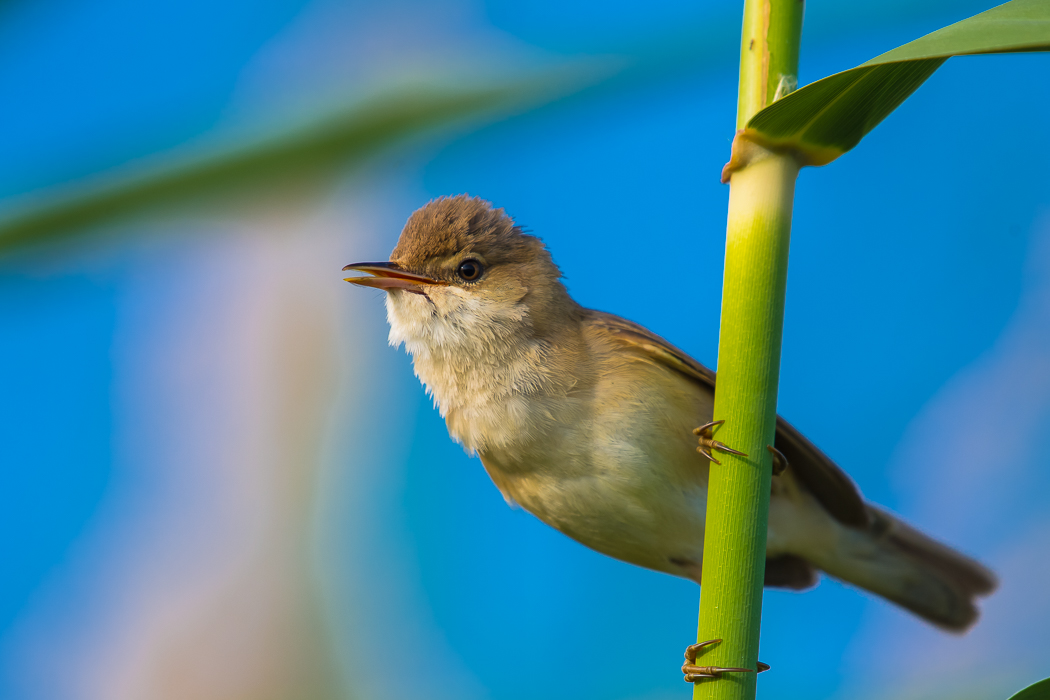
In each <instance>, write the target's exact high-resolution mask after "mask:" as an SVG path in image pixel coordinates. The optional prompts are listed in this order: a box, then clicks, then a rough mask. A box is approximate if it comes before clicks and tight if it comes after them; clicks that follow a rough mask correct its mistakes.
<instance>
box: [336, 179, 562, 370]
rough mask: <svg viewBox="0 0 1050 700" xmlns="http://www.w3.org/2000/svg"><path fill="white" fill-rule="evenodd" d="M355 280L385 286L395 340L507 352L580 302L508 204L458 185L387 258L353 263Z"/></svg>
mask: <svg viewBox="0 0 1050 700" xmlns="http://www.w3.org/2000/svg"><path fill="white" fill-rule="evenodd" d="M343 270H344V271H345V270H350V271H355V272H364V273H368V274H369V275H371V276H367V277H349V278H347V280H346V281H347V282H350V283H352V284H356V285H359V286H362V287H372V288H374V289H382V290H384V291H386V292H387V315H388V319H389V321H390V340H391V342H392V343H394V344H400V343H402V342H403V343H405V344H406V347H407V348H408V350H409V351H410V352H411V353H412V354H413V355H414V356H417V355H418V353H419V352H426V353H434V352H440V351H441V350H447V351H460V352H468V353H471V354H476V353H484V352H490V353H491V352H499V351H500V346H501V345H503V344H504V343H505V342H507V341H510V342H511V343H513V342H514V339H520V338H521V337H522V336H523V335H532V334H536V333H540V334H542V333H544V332H545V331H546V330H547V329H548V328H549V327H550V326H551V325H552V324H556V323H557V321H558V319H560V318H561V317H564V316H565V315H566V312H569V311H571V309H573V308H575V304H574V303H573V302H572V300H571V299H570V298H569V296H568V293H567V292H566V290H565V287H564V286H563V285H562V284H561V282H560V280H559V278H560V277H561V273H560V272H559V271H558V268H557V266H556V265H555V264H554V262H553V261H552V260H551V256H550V254H549V253H548V252H547V249H546V248H545V247H544V245H543V243H542V242H541V241H540V240H539V239H538V238H536V237H535V236H530V235H528V234H526V233H523V232H522V230H521V228H520V227H519V226H517V225H516V224H515V223H514V221H513V220H512V219H511V218H510V217H509V216H507V215H506V214H505V213H504V211H503V210H502V209H495V208H493V206H492V205H491V204H489V203H488V202H486V201H484V200H481V199H478V198H477V197H470V196H467V195H459V196H456V197H441V198H439V199H435V200H433V201H431V202H429V203H428V204H426V205H425V206H423V207H422V208H420V209H418V210H417V211H416V212H415V213H414V214H412V216H411V217H409V219H408V223H406V224H405V228H404V230H402V232H401V238H400V240H399V241H398V243H397V247H396V248H394V251H393V252H392V253H391V254H390V261H389V262H373V263H354V264H352V265H347V266H346V267H344V268H343Z"/></svg>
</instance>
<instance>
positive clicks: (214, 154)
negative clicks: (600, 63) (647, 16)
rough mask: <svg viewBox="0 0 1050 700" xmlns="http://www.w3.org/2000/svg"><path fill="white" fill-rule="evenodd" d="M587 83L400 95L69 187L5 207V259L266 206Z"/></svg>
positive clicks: (565, 80)
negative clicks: (119, 224) (287, 193)
mask: <svg viewBox="0 0 1050 700" xmlns="http://www.w3.org/2000/svg"><path fill="white" fill-rule="evenodd" d="M586 78H588V76H587V75H585V74H584V73H583V72H581V71H562V72H561V73H560V75H558V76H553V75H548V76H541V77H535V76H534V77H530V78H524V79H518V80H506V81H504V82H502V83H500V84H499V85H497V86H485V87H477V88H455V89H453V88H448V89H442V90H439V89H436V88H424V87H409V88H400V89H398V90H394V91H391V92H389V93H387V94H384V95H381V96H378V97H376V98H373V99H371V100H368V101H365V102H363V103H361V104H358V105H355V106H353V107H351V108H349V109H343V110H337V111H335V112H334V113H330V114H328V115H326V116H324V117H322V118H320V119H316V120H314V121H313V122H312V123H310V124H307V125H303V126H301V127H299V128H296V129H291V130H287V131H284V132H282V133H279V134H274V135H271V136H267V137H263V138H259V139H256V140H254V141H251V142H248V143H244V144H242V145H238V146H230V145H221V146H219V147H216V148H214V149H211V150H204V151H199V152H198V153H196V154H188V155H187V154H182V155H178V154H176V155H169V156H163V157H160V158H157V159H154V162H153V163H151V164H144V165H141V166H138V167H131V168H126V169H124V170H123V171H122V172H119V173H109V174H102V175H100V176H97V177H95V178H93V179H90V180H88V181H84V182H79V183H75V184H73V185H72V186H68V187H63V188H58V189H54V190H48V191H43V192H38V193H33V194H32V195H29V196H27V197H22V198H19V200H18V201H11V200H9V201H8V202H0V254H3V253H7V252H10V251H11V250H13V249H15V248H19V247H22V246H24V245H27V244H32V243H39V242H47V241H51V240H54V239H56V238H59V237H61V236H64V235H69V234H71V233H74V232H78V231H82V230H84V229H86V228H90V227H93V226H97V225H99V224H103V223H108V222H110V221H112V220H115V219H119V218H122V217H125V216H128V215H133V214H140V213H143V212H145V211H147V210H150V211H151V210H153V209H155V208H157V207H159V206H164V205H169V206H170V205H182V204H184V203H187V202H199V201H205V202H216V201H218V202H223V201H226V200H228V199H233V198H237V197H240V198H242V199H244V198H248V199H249V200H250V199H251V198H252V197H256V198H260V199H259V201H263V200H262V199H261V198H262V197H269V195H270V193H271V192H272V191H273V189H274V188H275V187H276V188H279V190H284V189H287V190H292V191H294V190H296V189H297V188H298V189H301V188H302V185H303V183H304V182H306V183H309V182H313V181H316V180H317V179H318V178H327V177H329V176H330V175H331V174H332V173H335V172H338V171H339V170H341V169H344V168H346V167H348V166H351V165H354V164H360V163H361V162H362V161H364V160H365V159H366V158H368V157H370V156H373V155H375V154H376V153H377V152H378V151H380V150H381V149H383V148H385V147H388V146H391V145H393V144H395V143H399V142H402V141H405V140H407V139H409V138H411V137H416V136H419V135H426V134H431V133H434V132H435V131H437V130H439V129H443V128H445V129H447V128H449V127H453V126H456V125H463V124H465V123H468V122H474V123H476V122H478V121H480V120H483V119H488V120H491V119H494V118H497V117H498V116H501V115H506V114H508V113H510V112H513V111H514V110H516V109H526V108H530V107H535V106H537V105H539V104H541V103H544V102H547V101H549V100H551V99H553V98H555V97H557V96H559V95H562V94H565V93H567V92H570V91H572V90H574V89H577V88H579V87H580V86H582V85H583V84H584V83H585V82H586Z"/></svg>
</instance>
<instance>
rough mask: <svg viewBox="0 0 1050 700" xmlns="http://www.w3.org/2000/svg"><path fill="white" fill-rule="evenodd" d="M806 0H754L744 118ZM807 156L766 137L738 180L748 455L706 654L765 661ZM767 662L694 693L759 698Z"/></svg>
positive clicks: (725, 472) (733, 352) (719, 502)
mask: <svg viewBox="0 0 1050 700" xmlns="http://www.w3.org/2000/svg"><path fill="white" fill-rule="evenodd" d="M802 9H803V5H802V2H800V1H799V0H746V2H745V7H744V31H743V41H742V46H741V60H740V91H739V104H738V110H737V125H738V128H743V126H744V125H745V124H746V123H747V120H748V119H750V118H751V116H752V115H754V114H755V113H756V112H757V111H759V110H760V109H762V108H763V107H765V106H766V105H767V104H769V102H771V101H772V100H773V99H774V96H776V95H777V92H778V88H779V89H780V93H781V94H783V93H784V92H785V91H790V90H792V89H794V87H795V84H796V78H795V76H796V75H797V72H798V45H799V39H800V37H801V31H802ZM797 175H798V164H797V163H796V162H795V160H794V159H793V158H792V157H791V156H790V155H779V154H775V153H770V152H767V151H763V150H761V149H757V150H756V152H755V154H754V155H753V156H752V157H751V159H750V161H749V162H748V163H747V164H746V165H745V166H744V167H742V168H741V169H739V170H737V171H735V172H734V173H733V175H732V180H731V182H730V193H729V222H728V226H727V233H726V264H725V278H724V281H723V286H722V322H721V337H720V339H719V347H718V382H717V389H716V392H715V412H714V414H715V418H716V419H719V420H721V419H724V420H725V421H726V423H725V425H724V426H722V429H721V430H719V431H718V434H717V438H718V439H719V440H721V441H722V442H724V443H726V444H727V445H729V446H730V447H733V448H736V449H738V450H742V451H744V452H746V453H747V454H748V455H749V456H748V457H736V456H733V455H728V454H727V455H718V457H719V459H720V461H721V462H722V464H721V465H715V464H712V465H711V471H710V482H709V486H708V496H707V526H706V532H705V535H704V562H703V572H704V573H703V589H702V594H701V597H700V618H699V623H698V625H697V640H698V641H703V640H706V639H715V638H721V639H723V640H724V641H723V642H722V643H721V644H718V645H716V646H714V647H712V648H710V650H709V651H707V652H706V653H704V654H703V656H701V657H700V658H699V659H698V660H697V664H698V665H702V666H729V667H740V668H750V669H754V668H756V664H757V661H758V642H759V629H760V621H761V615H762V581H763V577H764V574H765V557H766V527H767V522H768V518H769V490H770V479H771V468H772V465H771V463H770V455H769V452H768V451H767V450H766V446H767V445H772V444H773V439H774V435H775V433H776V406H777V384H778V381H779V378H780V345H781V337H782V331H783V324H784V292H785V287H786V282H787V259H788V243H789V240H790V235H791V208H792V201H793V198H794V193H795V178H796V177H797ZM756 675H757V674H755V673H727V674H725V675H723V676H722V677H721V678H720V679H718V680H711V681H702V682H700V683H697V684H696V686H695V687H694V690H693V697H694V699H697V698H711V699H717V700H730V699H732V700H753V699H754V697H755V688H756Z"/></svg>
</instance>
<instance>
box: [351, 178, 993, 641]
mask: <svg viewBox="0 0 1050 700" xmlns="http://www.w3.org/2000/svg"><path fill="white" fill-rule="evenodd" d="M343 269H344V270H351V271H357V272H362V273H368V274H369V275H370V276H364V277H351V278H348V279H347V281H348V282H352V283H353V284H356V285H359V286H363V287H371V288H374V289H382V290H385V291H386V292H387V295H386V310H387V318H388V321H389V323H390V336H389V340H390V343H391V344H392V345H395V346H396V345H404V347H405V348H406V349H407V351H408V353H409V354H410V355H411V356H412V361H413V365H414V369H415V373H416V375H417V376H418V377H419V379H420V380H421V381H422V382H423V384H424V385H425V386H426V389H427V391H428V392H429V393H430V394H432V395H433V398H434V400H435V403H436V405H437V406H438V408H439V410H440V412H441V415H442V416H443V417H444V419H445V422H446V424H447V426H448V431H449V434H450V435H451V436H452V438H453V439H455V440H457V441H458V442H460V443H462V444H463V446H464V447H465V448H466V449H467V450H468V451H469V452H470V453H472V454H476V455H477V456H478V457H480V458H481V462H482V464H483V465H484V466H485V469H486V470H488V473H489V476H490V477H491V478H492V481H493V482H495V484H496V486H497V487H498V488H499V490H500V491H501V492H502V493H503V496H504V498H506V500H507V501H508V502H510V503H512V504H513V503H516V504H518V505H520V506H521V507H522V508H524V509H525V510H526V511H528V512H530V513H532V514H533V515H535V516H536V517H538V518H539V519H540V520H542V521H543V522H545V523H547V524H548V525H550V526H552V527H554V528H556V529H558V530H560V531H561V532H563V533H565V534H566V535H568V536H569V537H572V538H573V539H575V540H577V541H579V542H581V543H583V544H584V545H586V546H588V547H591V548H593V549H595V550H597V551H599V552H602V553H604V554H607V555H609V556H612V557H615V558H617V559H621V560H623V561H626V562H630V563H632V564H637V565H639V566H644V567H647V568H649V569H655V570H657V571H663V572H667V573H669V574H674V575H677V576H683V577H686V578H689V579H692V580H694V581H696V582H697V583H700V581H701V562H702V561H703V547H704V520H705V515H706V509H707V483H708V473H709V468H710V464H709V461H708V459H704V458H703V457H701V456H700V455H698V454H697V448H698V447H699V448H700V450H701V451H702V452H704V453H705V456H707V457H709V458H710V459H712V460H715V459H716V457H715V456H714V455H713V454H712V453H711V450H722V451H728V450H729V448H728V447H726V446H725V445H722V444H721V443H719V442H717V441H715V440H713V439H712V437H711V433H710V430H711V428H712V427H713V425H712V424H711V422H710V420H711V415H712V408H713V400H714V387H715V373H714V372H712V371H711V370H709V369H708V368H706V367H704V366H703V365H701V364H700V363H699V362H697V361H696V360H694V359H693V358H691V357H689V355H687V354H686V353H684V352H682V351H681V350H679V349H678V348H676V347H675V346H673V345H671V344H670V343H668V342H667V341H666V340H664V339H663V338H660V337H659V336H657V335H655V334H653V333H651V332H650V331H648V330H646V329H645V328H643V327H642V326H640V325H638V324H635V323H632V322H630V321H627V320H624V319H622V318H620V317H618V316H614V315H612V314H609V313H604V312H601V311H594V310H592V309H585V308H583V307H582V306H580V305H579V304H577V303H576V302H575V301H573V299H572V297H571V296H569V293H568V290H567V289H566V288H565V286H564V284H563V283H562V281H561V273H560V271H559V269H558V267H557V266H556V265H555V264H554V261H553V260H552V258H551V255H550V253H549V252H548V251H547V249H546V247H545V246H544V244H543V243H542V242H541V241H540V239H539V238H537V237H535V236H532V235H529V234H527V233H524V232H523V231H522V229H521V228H520V227H519V226H517V225H516V224H515V222H514V221H513V220H512V219H511V218H510V217H509V216H508V215H507V214H506V213H505V212H504V211H503V210H502V209H497V208H494V207H493V206H492V205H491V204H489V203H488V202H485V201H483V200H481V199H478V198H474V197H470V196H467V195H460V196H455V197H442V198H439V199H436V200H433V201H431V202H430V203H428V204H427V205H425V206H424V207H422V208H421V209H419V210H418V211H416V212H415V213H413V214H412V216H411V217H410V218H409V219H408V223H407V224H406V225H405V227H404V230H403V231H402V232H401V237H400V240H399V241H398V244H397V247H395V248H394V251H393V252H392V253H391V255H390V260H389V261H388V262H369V263H355V264H352V265H347V266H346V267H345V268H343ZM700 424H706V425H704V426H702V429H700V430H699V431H698V432H699V433H700V440H699V446H698V444H697V442H696V441H695V439H694V428H695V426H697V425H700ZM772 447H773V448H775V450H774V452H775V456H776V457H777V459H776V462H777V463H778V464H779V465H780V466H781V467H784V466H787V468H786V469H785V470H784V471H783V472H782V473H780V474H779V475H778V476H776V477H775V478H774V479H773V481H772V492H771V495H770V504H769V526H768V527H769V530H768V539H767V554H766V557H767V558H766V568H765V583H766V585H767V586H776V587H784V588H790V589H798V590H801V589H805V588H809V587H811V586H813V585H815V584H816V583H817V579H818V572H819V571H823V572H825V573H826V574H828V575H829V576H832V577H834V578H837V579H840V580H842V581H846V582H848V583H851V584H853V585H856V586H859V587H861V588H863V589H866V590H868V591H871V592H873V593H875V594H877V595H880V596H882V597H884V598H886V599H888V600H890V601H893V602H894V603H896V604H898V605H900V606H902V607H904V608H906V609H908V610H910V611H912V612H913V613H915V614H917V615H919V616H920V617H922V618H924V619H926V620H928V621H929V622H931V623H933V624H934V625H937V626H939V627H942V628H944V629H947V630H952V631H962V630H965V629H966V628H968V627H969V626H970V625H971V624H973V622H974V621H975V620H976V619H977V616H978V609H977V607H976V604H975V603H976V599H977V598H978V597H979V596H983V595H985V594H988V593H990V592H991V591H992V590H993V589H994V588H995V586H996V579H995V576H994V574H992V572H991V571H989V570H988V569H986V568H985V567H984V566H982V565H981V564H979V563H978V562H976V561H974V560H973V559H971V558H969V557H967V556H965V555H963V554H960V553H959V552H957V551H954V550H953V549H951V548H950V547H948V546H946V545H944V544H941V543H940V542H937V541H935V540H933V539H932V538H930V537H928V536H926V535H924V534H923V533H921V532H919V531H918V530H916V529H914V528H912V527H910V526H909V525H907V524H905V523H904V522H902V521H901V520H900V519H898V518H897V517H895V516H893V515H891V514H889V513H887V512H886V511H884V510H882V509H880V508H878V507H876V506H874V505H872V504H870V503H866V502H865V501H864V499H863V498H862V497H861V495H860V492H859V491H858V489H857V487H856V486H855V485H854V483H853V482H852V480H850V478H849V477H848V476H847V475H846V474H845V473H844V472H843V471H842V470H841V469H840V468H839V467H838V466H836V465H835V463H834V462H832V461H831V460H830V459H829V458H828V457H827V456H826V455H825V454H824V453H823V452H821V451H820V450H819V449H817V448H816V447H815V446H814V445H813V444H812V443H811V442H810V441H809V440H807V439H806V438H805V437H803V436H802V435H801V434H800V433H799V432H798V431H797V430H795V429H794V428H793V427H791V426H790V425H789V424H788V423H787V422H785V421H784V420H783V419H780V418H778V422H777V433H776V441H775V444H774V445H773V446H772ZM694 653H695V652H694Z"/></svg>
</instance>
